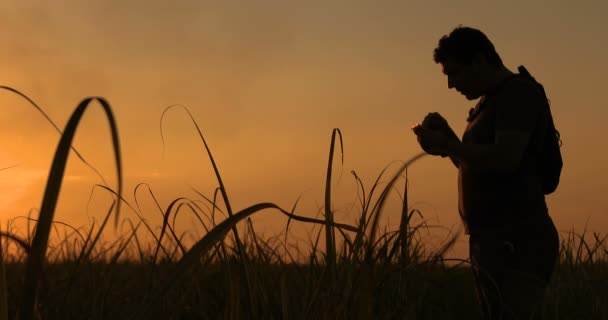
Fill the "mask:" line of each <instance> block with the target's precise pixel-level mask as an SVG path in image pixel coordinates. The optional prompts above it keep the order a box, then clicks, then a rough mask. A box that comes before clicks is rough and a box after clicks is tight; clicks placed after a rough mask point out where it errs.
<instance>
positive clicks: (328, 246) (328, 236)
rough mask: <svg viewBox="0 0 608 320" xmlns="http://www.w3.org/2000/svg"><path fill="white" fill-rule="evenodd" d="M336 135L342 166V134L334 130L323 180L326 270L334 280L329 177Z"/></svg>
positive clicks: (334, 237) (334, 266)
mask: <svg viewBox="0 0 608 320" xmlns="http://www.w3.org/2000/svg"><path fill="white" fill-rule="evenodd" d="M336 134H337V135H338V137H339V138H340V152H341V155H342V158H341V160H342V164H344V144H343V142H342V132H340V129H338V128H335V129H334V130H333V131H332V133H331V144H330V147H329V162H328V164H327V177H326V179H325V254H326V257H327V268H328V269H329V273H330V275H331V277H332V280H333V279H335V276H336V274H335V272H336V245H335V242H336V235H335V233H334V229H333V227H332V225H333V222H334V216H333V211H332V207H331V177H332V171H333V162H334V149H335V144H336Z"/></svg>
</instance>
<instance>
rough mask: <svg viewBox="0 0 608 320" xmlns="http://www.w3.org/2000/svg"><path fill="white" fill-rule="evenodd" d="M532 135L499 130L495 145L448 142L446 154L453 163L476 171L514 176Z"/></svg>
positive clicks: (518, 131) (524, 132)
mask: <svg viewBox="0 0 608 320" xmlns="http://www.w3.org/2000/svg"><path fill="white" fill-rule="evenodd" d="M529 138H530V133H529V132H526V131H520V130H499V131H497V132H496V139H495V143H494V144H463V143H461V142H460V141H455V140H452V139H450V140H448V141H447V143H446V144H445V153H446V154H447V155H448V156H449V157H450V159H454V160H452V161H453V162H456V163H457V164H459V165H464V166H466V167H469V168H471V169H473V170H475V171H488V172H495V173H500V174H512V173H513V172H515V171H516V170H517V169H518V168H519V165H520V163H521V160H522V157H523V155H524V152H525V150H526V147H527V145H528V140H529Z"/></svg>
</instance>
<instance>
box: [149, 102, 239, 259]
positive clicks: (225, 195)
mask: <svg viewBox="0 0 608 320" xmlns="http://www.w3.org/2000/svg"><path fill="white" fill-rule="evenodd" d="M175 107H182V108H183V109H184V110H185V111H186V113H188V116H189V117H190V120H192V123H193V124H194V127H195V128H196V131H197V132H198V135H199V137H200V138H201V141H202V142H203V145H204V146H205V150H206V151H207V155H208V156H209V160H210V161H211V165H212V166H213V171H214V172H215V177H216V178H217V182H218V184H219V186H220V192H221V193H222V197H223V198H224V204H225V205H226V210H227V211H228V216H232V215H233V214H232V206H231V205H230V200H229V199H228V192H227V191H226V187H225V186H224V182H223V181H222V177H221V175H220V171H219V169H218V168H217V165H216V163H215V159H214V158H213V155H212V154H211V149H209V145H208V144H207V140H205V137H204V136H203V132H202V131H201V129H200V128H199V126H198V123H196V120H194V116H192V113H190V110H188V109H187V108H185V107H183V106H180V105H172V106H169V107H167V108H165V110H164V111H163V113H162V115H161V118H160V129H161V130H160V134H161V140H162V143H163V146H164V145H165V138H164V136H163V130H162V125H163V119H164V117H165V114H166V113H167V112H168V111H169V110H170V109H172V108H175ZM232 233H233V234H234V239H235V241H236V244H237V249H238V250H239V254H240V253H241V251H242V250H243V244H242V242H241V239H240V237H239V232H238V230H237V229H236V227H234V228H233V229H232Z"/></svg>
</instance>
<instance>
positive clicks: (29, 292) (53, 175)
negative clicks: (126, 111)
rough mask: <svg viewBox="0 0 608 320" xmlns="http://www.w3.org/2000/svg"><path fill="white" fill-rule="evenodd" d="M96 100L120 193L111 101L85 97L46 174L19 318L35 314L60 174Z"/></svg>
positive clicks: (60, 178)
mask: <svg viewBox="0 0 608 320" xmlns="http://www.w3.org/2000/svg"><path fill="white" fill-rule="evenodd" d="M93 101H98V102H99V103H100V104H101V106H102V108H103V109H104V111H105V113H106V116H107V118H108V122H109V125H110V130H111V134H112V143H113V147H114V158H115V162H116V171H117V180H118V194H119V195H122V187H123V186H122V180H123V179H122V162H121V153H120V144H119V140H118V128H117V127H116V121H115V119H114V115H113V113H112V109H111V107H110V104H109V103H108V102H107V101H106V100H105V99H104V98H101V97H91V98H86V99H84V100H83V101H82V102H81V103H80V104H79V105H78V107H76V110H75V111H74V112H73V113H72V116H71V117H70V119H69V121H68V123H67V125H66V127H65V130H64V132H63V134H62V136H61V139H60V140H59V144H58V146H57V150H56V151H55V156H54V158H53V163H52V165H51V170H50V173H49V177H48V180H47V184H46V188H45V192H44V197H43V199H42V205H41V207H40V215H39V219H38V223H37V224H36V231H35V234H34V239H33V242H32V250H31V253H30V254H29V255H28V259H27V266H26V275H25V285H24V291H23V300H22V303H21V308H20V315H19V316H20V318H21V319H25V320H29V319H33V317H34V310H35V304H36V297H37V295H38V287H39V282H40V279H39V276H38V274H37V273H38V272H37V271H38V270H39V268H40V267H41V266H42V264H43V262H44V260H45V254H46V249H47V244H48V239H49V233H50V228H51V223H52V221H53V216H54V214H55V208H56V205H57V199H58V198H59V191H60V189H61V185H62V182H63V176H64V172H65V167H66V164H67V160H68V156H69V152H70V150H72V148H71V145H72V141H73V139H74V136H75V134H76V129H77V127H78V124H79V122H80V120H81V119H82V116H83V114H84V112H85V111H86V108H87V107H88V106H89V105H90V103H91V102H93ZM120 204H121V201H117V205H116V215H115V226H118V220H119V214H120ZM108 218H109V215H108V216H107V217H106V219H104V221H103V223H102V224H101V226H100V230H99V233H98V234H97V237H96V238H95V239H94V240H93V241H92V243H91V246H90V248H91V249H92V248H93V247H94V245H95V243H96V242H97V240H98V239H99V237H100V235H101V231H103V229H104V228H105V225H106V223H107V221H108Z"/></svg>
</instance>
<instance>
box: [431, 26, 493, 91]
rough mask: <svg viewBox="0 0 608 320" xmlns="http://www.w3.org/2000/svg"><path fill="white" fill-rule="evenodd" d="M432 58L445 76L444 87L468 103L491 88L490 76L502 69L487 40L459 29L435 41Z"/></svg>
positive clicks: (466, 30)
mask: <svg viewBox="0 0 608 320" xmlns="http://www.w3.org/2000/svg"><path fill="white" fill-rule="evenodd" d="M433 58H434V60H435V62H436V63H440V64H441V66H442V68H443V73H444V74H445V75H446V76H447V77H448V88H450V89H451V88H455V89H456V90H457V91H458V92H460V93H462V94H463V95H464V96H465V97H467V99H469V100H473V99H477V98H479V97H480V96H482V95H483V94H484V93H485V92H486V90H488V86H489V85H491V82H492V79H491V77H492V76H493V75H494V74H496V71H497V70H499V69H502V68H504V65H503V63H502V59H501V58H500V56H499V55H498V53H497V52H496V49H495V48H494V45H493V44H492V42H491V41H490V40H489V39H488V37H486V35H485V34H483V33H482V32H481V31H479V30H477V29H473V28H469V27H462V26H459V27H457V28H456V29H454V30H453V31H452V32H450V34H449V35H445V36H443V37H442V38H441V39H440V40H439V44H438V45H437V48H435V52H434V56H433Z"/></svg>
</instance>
